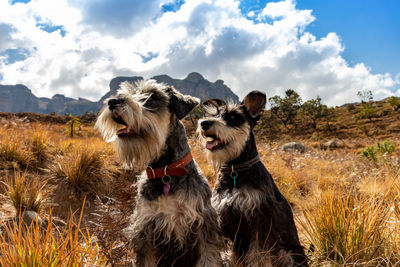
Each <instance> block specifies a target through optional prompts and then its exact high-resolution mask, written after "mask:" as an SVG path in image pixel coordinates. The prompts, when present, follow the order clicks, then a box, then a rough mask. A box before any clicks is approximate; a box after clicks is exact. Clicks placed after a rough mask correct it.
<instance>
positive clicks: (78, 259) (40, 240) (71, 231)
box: [0, 214, 107, 266]
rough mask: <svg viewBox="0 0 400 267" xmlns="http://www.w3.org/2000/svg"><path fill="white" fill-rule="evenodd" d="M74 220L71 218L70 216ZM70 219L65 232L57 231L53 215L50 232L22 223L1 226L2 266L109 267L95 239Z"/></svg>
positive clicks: (0, 251) (0, 262) (49, 222)
mask: <svg viewBox="0 0 400 267" xmlns="http://www.w3.org/2000/svg"><path fill="white" fill-rule="evenodd" d="M71 218H72V216H71ZM81 219H82V214H81V216H80V218H79V221H78V222H77V223H76V222H74V221H73V220H72V219H70V220H69V222H68V226H67V227H66V229H65V230H59V229H56V228H55V227H54V225H53V220H52V216H51V214H50V218H49V221H48V226H47V229H42V227H41V226H39V224H38V223H32V224H31V225H29V226H27V225H25V224H24V223H23V221H22V220H19V222H17V221H12V222H11V223H8V224H0V225H1V226H2V227H3V231H2V232H1V235H0V266H106V262H107V261H106V258H105V257H104V256H103V255H102V254H101V253H100V249H99V247H98V246H97V245H96V241H95V238H94V236H93V235H92V234H90V233H89V231H88V230H87V229H81V228H80V224H81Z"/></svg>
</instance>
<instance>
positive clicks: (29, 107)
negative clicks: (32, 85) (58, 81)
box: [0, 84, 98, 115]
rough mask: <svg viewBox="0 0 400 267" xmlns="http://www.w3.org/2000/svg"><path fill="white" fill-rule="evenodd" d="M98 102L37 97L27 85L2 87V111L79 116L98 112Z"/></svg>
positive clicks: (56, 96) (0, 103)
mask: <svg viewBox="0 0 400 267" xmlns="http://www.w3.org/2000/svg"><path fill="white" fill-rule="evenodd" d="M97 110H98V107H97V102H92V101H90V100H87V99H84V98H78V99H74V98H69V97H65V96H64V95H59V94H57V95H54V96H53V97H52V98H46V97H40V98H39V97H36V96H35V95H34V94H33V93H32V91H31V90H30V89H29V88H27V87H26V86H25V85H22V84H17V85H0V111H3V112H13V113H16V112H34V113H52V112H54V113H58V114H66V113H67V114H70V113H71V114H73V115H79V114H84V113H85V112H97Z"/></svg>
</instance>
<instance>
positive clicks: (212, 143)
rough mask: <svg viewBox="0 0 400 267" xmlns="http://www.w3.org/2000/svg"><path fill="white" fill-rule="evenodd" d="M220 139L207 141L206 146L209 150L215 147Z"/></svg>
mask: <svg viewBox="0 0 400 267" xmlns="http://www.w3.org/2000/svg"><path fill="white" fill-rule="evenodd" d="M219 142H220V141H219V140H218V139H215V140H212V141H207V142H206V148H207V149H208V150H211V149H213V148H214V147H215V146H216V145H218V143H219Z"/></svg>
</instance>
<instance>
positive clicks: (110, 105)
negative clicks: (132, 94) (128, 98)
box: [108, 98, 123, 110]
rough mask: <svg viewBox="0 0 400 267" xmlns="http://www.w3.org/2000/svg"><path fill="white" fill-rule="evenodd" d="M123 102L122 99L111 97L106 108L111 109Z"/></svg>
mask: <svg viewBox="0 0 400 267" xmlns="http://www.w3.org/2000/svg"><path fill="white" fill-rule="evenodd" d="M122 102H123V100H122V99H117V98H112V99H110V100H108V108H109V109H111V110H113V109H115V108H116V107H117V106H118V105H120V104H121V103H122Z"/></svg>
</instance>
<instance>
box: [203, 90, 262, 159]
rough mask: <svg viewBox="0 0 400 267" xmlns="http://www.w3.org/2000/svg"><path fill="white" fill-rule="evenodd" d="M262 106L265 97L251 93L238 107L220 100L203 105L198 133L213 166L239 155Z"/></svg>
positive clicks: (259, 114)
mask: <svg viewBox="0 0 400 267" xmlns="http://www.w3.org/2000/svg"><path fill="white" fill-rule="evenodd" d="M265 104H266V96H265V94H264V93H263V92H260V91H252V92H250V93H249V94H248V95H247V96H246V97H245V98H244V100H243V102H242V103H241V104H240V105H237V104H232V103H226V102H225V101H223V100H220V99H210V100H207V101H205V102H203V107H204V110H205V111H206V118H205V119H203V120H199V124H198V128H197V131H198V134H199V137H200V138H201V139H202V141H203V142H204V144H205V147H206V149H207V153H208V156H209V158H210V159H211V161H212V162H213V163H214V166H219V165H220V164H222V163H226V162H229V161H231V160H233V159H235V158H237V157H238V156H239V155H240V153H241V152H242V150H243V148H244V146H245V144H246V141H247V140H248V139H249V135H250V133H251V131H252V129H253V127H254V126H255V125H256V123H257V121H258V120H259V119H260V117H261V115H262V113H263V111H264V108H265Z"/></svg>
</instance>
